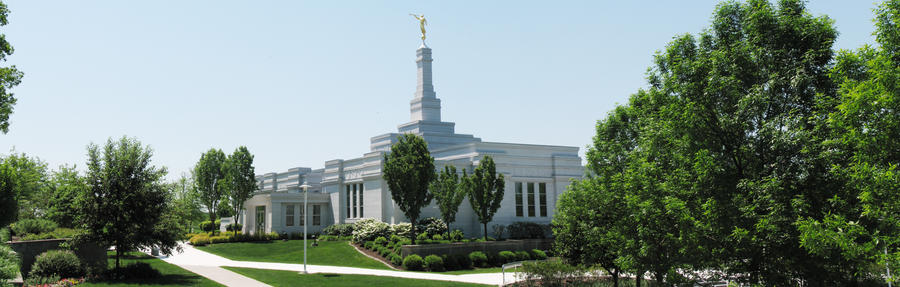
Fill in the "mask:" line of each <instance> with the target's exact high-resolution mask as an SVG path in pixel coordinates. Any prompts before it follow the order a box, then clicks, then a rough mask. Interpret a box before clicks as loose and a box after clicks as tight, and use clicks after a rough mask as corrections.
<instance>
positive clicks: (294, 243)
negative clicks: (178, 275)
mask: <svg viewBox="0 0 900 287" xmlns="http://www.w3.org/2000/svg"><path fill="white" fill-rule="evenodd" d="M309 245H310V246H308V247H307V252H308V254H307V256H306V260H307V263H309V264H311V265H331V266H346V267H359V268H370V269H384V270H391V268H390V267H387V266H386V265H384V264H383V263H381V262H380V261H377V260H375V259H372V258H369V257H366V256H365V255H363V254H361V253H359V252H358V251H356V249H354V248H353V246H350V244H348V243H347V241H320V242H319V246H316V247H313V246H312V241H311V240H310V241H309ZM197 248H198V249H200V250H203V251H206V252H209V253H212V254H215V255H219V256H222V257H225V258H228V259H231V260H238V261H257V262H277V263H294V264H303V240H289V241H261V242H238V243H219V244H211V245H207V246H201V247H197Z"/></svg>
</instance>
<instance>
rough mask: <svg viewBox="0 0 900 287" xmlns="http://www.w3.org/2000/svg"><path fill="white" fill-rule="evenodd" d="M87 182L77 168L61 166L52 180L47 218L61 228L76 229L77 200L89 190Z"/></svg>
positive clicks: (54, 173)
mask: <svg viewBox="0 0 900 287" xmlns="http://www.w3.org/2000/svg"><path fill="white" fill-rule="evenodd" d="M87 188H88V187H87V182H86V181H85V179H84V177H83V176H81V175H79V174H78V170H76V169H75V166H71V167H70V166H60V167H59V170H57V171H54V172H53V175H52V177H51V180H50V189H51V191H50V197H49V198H47V199H46V200H47V201H48V203H49V206H48V208H47V212H46V216H47V219H50V220H53V221H55V222H56V223H57V224H59V226H61V227H70V228H71V227H75V220H76V218H77V217H78V208H77V206H76V200H77V198H78V196H79V195H80V194H83V193H84V191H85V190H87Z"/></svg>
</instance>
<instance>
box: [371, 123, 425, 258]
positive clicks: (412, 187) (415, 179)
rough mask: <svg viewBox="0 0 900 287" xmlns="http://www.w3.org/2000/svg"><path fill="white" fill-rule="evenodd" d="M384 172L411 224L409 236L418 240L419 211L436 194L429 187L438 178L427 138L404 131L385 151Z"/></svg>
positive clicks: (395, 199)
mask: <svg viewBox="0 0 900 287" xmlns="http://www.w3.org/2000/svg"><path fill="white" fill-rule="evenodd" d="M382 174H383V177H384V181H385V182H387V185H388V188H389V189H390V190H391V199H393V200H394V202H395V203H397V206H398V207H399V208H400V211H403V214H405V215H406V218H408V219H409V221H410V224H412V232H411V238H410V239H411V240H412V243H413V244H416V222H417V221H418V219H419V214H420V213H421V211H422V208H423V207H425V206H426V205H428V204H429V203H431V200H432V198H433V197H434V195H433V194H432V193H431V192H430V191H429V190H428V187H429V185H431V182H432V181H434V178H435V170H434V158H433V157H431V153H429V152H428V144H427V143H426V142H425V139H423V138H422V137H419V136H417V135H415V134H404V135H401V136H400V137H399V138H398V141H397V143H395V144H394V145H393V146H391V152H390V153H387V154H385V155H384V166H383V167H382Z"/></svg>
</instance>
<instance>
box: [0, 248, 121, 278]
mask: <svg viewBox="0 0 900 287" xmlns="http://www.w3.org/2000/svg"><path fill="white" fill-rule="evenodd" d="M68 240H69V239H46V240H30V241H13V242H7V243H6V244H7V245H9V247H10V248H12V250H13V251H15V252H16V253H17V254H19V258H21V259H22V265H21V266H20V267H19V272H21V273H22V277H23V278H27V277H28V272H30V271H31V265H33V264H34V260H35V257H37V256H38V255H40V254H41V253H44V252H46V251H48V250H54V249H62V248H60V247H59V245H60V244H62V243H63V242H66V241H68ZM74 251H75V255H76V256H78V259H81V262H82V263H83V264H85V265H87V267H88V268H92V269H95V270H96V269H100V270H105V269H106V264H107V263H106V249H104V248H102V247H100V246H98V245H96V244H92V243H82V244H80V245H78V246H75V250H74Z"/></svg>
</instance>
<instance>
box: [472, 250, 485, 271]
mask: <svg viewBox="0 0 900 287" xmlns="http://www.w3.org/2000/svg"><path fill="white" fill-rule="evenodd" d="M469 260H470V261H472V265H475V266H477V267H487V264H488V258H487V255H484V252H481V251H475V252H472V253H469Z"/></svg>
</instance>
